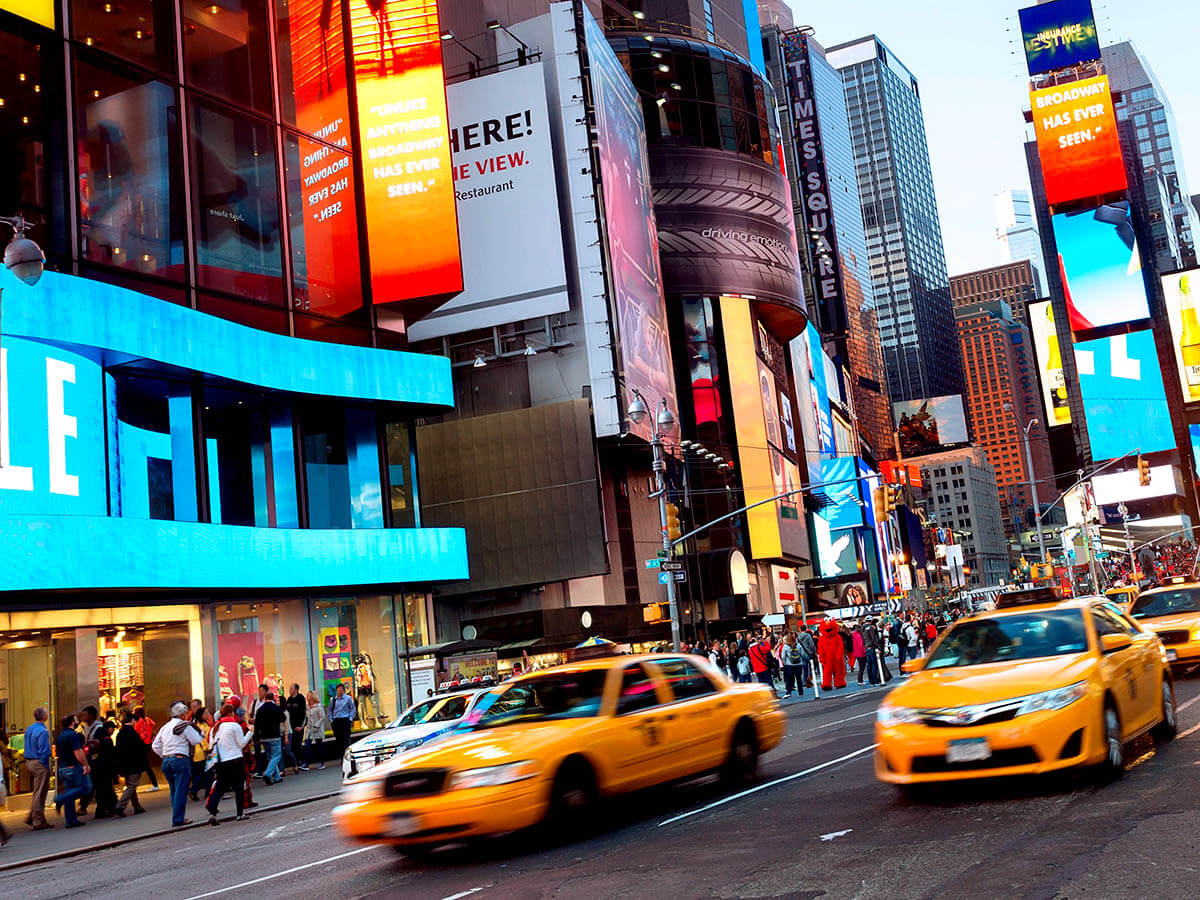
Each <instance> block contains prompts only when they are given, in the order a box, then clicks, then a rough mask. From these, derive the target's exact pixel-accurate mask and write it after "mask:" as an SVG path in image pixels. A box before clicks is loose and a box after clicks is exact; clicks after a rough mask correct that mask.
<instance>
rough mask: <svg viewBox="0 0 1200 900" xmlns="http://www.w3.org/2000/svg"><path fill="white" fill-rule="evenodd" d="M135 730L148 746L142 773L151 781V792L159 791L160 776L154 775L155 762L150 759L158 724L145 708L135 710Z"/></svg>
mask: <svg viewBox="0 0 1200 900" xmlns="http://www.w3.org/2000/svg"><path fill="white" fill-rule="evenodd" d="M133 728H134V730H135V731H136V732H137V734H138V737H140V738H141V739H142V743H143V744H145V745H146V759H145V763H144V765H143V769H142V771H144V772H145V773H146V777H147V778H149V779H150V790H152V791H157V790H158V776H157V775H155V774H154V761H153V760H152V759H151V758H150V757H151V750H150V744H151V743H153V741H154V735H156V734H157V733H158V723H157V722H155V721H154V720H153V719H152V718H150V717H149V716H148V715H146V708H145V707H144V706H135V707H134V708H133Z"/></svg>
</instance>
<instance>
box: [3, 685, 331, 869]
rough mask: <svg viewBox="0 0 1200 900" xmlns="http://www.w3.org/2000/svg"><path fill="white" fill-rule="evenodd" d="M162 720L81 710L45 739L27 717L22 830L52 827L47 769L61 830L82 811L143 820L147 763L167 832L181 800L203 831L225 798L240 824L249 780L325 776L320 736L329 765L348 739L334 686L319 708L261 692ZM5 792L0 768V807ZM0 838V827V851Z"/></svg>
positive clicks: (40, 717)
mask: <svg viewBox="0 0 1200 900" xmlns="http://www.w3.org/2000/svg"><path fill="white" fill-rule="evenodd" d="M168 714H169V719H168V720H167V721H166V722H165V723H164V724H163V725H161V726H160V725H158V723H156V722H155V721H154V719H152V718H151V717H150V716H149V715H148V714H147V712H146V710H145V709H144V708H142V707H137V708H134V709H128V708H126V709H121V710H118V711H117V712H116V713H115V714H113V715H110V716H104V715H101V713H100V712H99V711H98V710H97V708H96V707H95V706H90V705H89V706H85V707H84V708H83V709H81V710H80V711H79V712H78V713H72V714H70V715H68V716H65V717H63V719H62V720H61V722H59V727H58V729H57V732H56V733H54V734H52V733H51V725H50V723H49V721H48V719H49V714H48V713H47V711H46V709H45V708H44V707H38V708H37V709H35V710H34V711H33V721H32V722H31V723H30V725H29V727H28V728H26V729H25V734H24V756H25V766H26V768H27V770H28V772H29V776H30V778H31V780H32V792H31V797H30V806H29V815H28V816H27V817H26V819H25V824H26V825H28V826H29V827H30V828H31V829H32V830H34V831H41V830H43V829H47V828H53V827H54V826H53V825H52V824H51V823H50V822H49V821H48V820H47V818H46V805H47V802H46V801H47V796H48V793H49V785H50V774H51V771H52V770H53V768H54V767H55V766H57V775H58V777H57V781H56V787H57V792H56V794H55V795H54V798H53V803H54V808H55V811H56V812H57V813H58V814H59V815H61V816H62V818H63V820H64V824H65V826H66V827H67V828H79V827H81V826H82V825H84V824H85V823H84V822H83V821H82V817H83V816H85V815H87V812H88V809H89V808H91V809H92V810H93V812H92V818H93V820H95V819H107V818H124V817H125V816H126V815H127V814H128V815H140V814H142V813H144V812H146V809H145V807H143V806H142V803H141V800H140V799H139V796H138V789H139V787H141V786H142V784H143V779H145V780H146V781H148V782H149V787H148V790H150V791H157V790H159V785H158V776H157V774H156V772H155V763H156V762H157V763H158V764H159V767H160V770H161V772H162V777H163V779H164V780H165V781H166V783H167V788H168V789H169V791H170V796H171V825H172V826H174V827H177V828H180V827H183V826H185V825H190V824H192V820H191V819H189V818H188V812H187V806H188V801H189V800H191V801H192V802H194V803H203V804H204V809H205V811H206V812H207V814H208V822H209V824H210V825H217V824H219V821H220V820H219V818H218V816H219V812H220V804H221V801H222V799H223V798H224V797H225V796H226V795H227V794H233V797H234V806H235V811H236V818H237V819H239V820H240V819H244V818H245V811H246V810H247V809H251V808H253V807H256V806H258V804H257V803H256V802H255V800H254V793H253V785H252V783H253V781H254V780H256V779H260V780H261V781H262V783H263V784H264V785H267V786H270V785H274V784H277V783H278V782H279V781H280V780H282V779H283V778H284V776H285V773H286V770H287V768H288V767H289V766H290V767H291V770H292V774H293V775H295V774H298V773H300V772H307V771H309V770H310V767H315V768H318V769H323V768H325V749H326V748H325V745H324V742H325V735H326V731H327V730H331V731H332V732H333V735H334V744H335V752H336V757H335V758H337V759H340V758H341V755H342V753H343V752H344V751H345V748H346V746H347V745H348V744H349V740H350V729H351V726H352V724H353V718H354V701H353V700H352V699H351V698H350V697H348V696H347V694H346V691H345V688H344V687H343V686H342V685H340V684H339V685H338V686H337V689H336V694H335V696H334V697H333V698H331V700H330V702H329V704H328V707H326V706H324V705H322V703H321V701H320V700H319V698H318V697H317V695H316V693H315V692H313V691H308V692H307V693H302V692H301V690H300V685H298V684H293V685H292V686H291V689H290V691H289V693H288V696H287V697H277V696H276V695H275V694H274V693H273V692H272V691H271V689H270V688H269V687H268V686H267V685H266V684H261V685H259V686H258V693H257V696H255V697H253V698H251V700H250V701H249V703H245V702H244V701H243V699H242V698H241V697H237V696H232V697H229V698H228V699H226V700H225V701H224V702H223V703H222V704H221V706H220V708H219V709H218V710H217V711H216V713H215V714H214V713H213V711H212V710H210V709H209V708H208V707H206V706H205V705H204V703H203V701H201V700H198V699H195V700H192V701H191V702H190V703H189V702H185V701H183V700H178V701H176V702H175V703H173V704H172V705H171V707H170V709H169V710H168ZM2 759H4V758H3V757H2V756H0V760H2ZM3 765H4V766H5V767H6V766H7V765H9V763H8V762H7V761H5V762H4V763H3ZM6 783H7V779H6V777H5V771H4V770H3V769H0V806H3V804H4V800H5V796H4V791H5V786H6ZM118 790H119V791H120V793H119V795H118ZM10 837H11V834H10V832H8V831H7V830H6V829H5V827H4V825H3V823H2V822H0V846H2V845H3V844H6V843H7V842H8V840H9V838H10Z"/></svg>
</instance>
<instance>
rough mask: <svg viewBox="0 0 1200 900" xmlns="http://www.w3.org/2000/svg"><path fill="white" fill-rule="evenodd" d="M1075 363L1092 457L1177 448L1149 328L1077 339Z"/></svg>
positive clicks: (1105, 457)
mask: <svg viewBox="0 0 1200 900" xmlns="http://www.w3.org/2000/svg"><path fill="white" fill-rule="evenodd" d="M1075 365H1076V368H1077V369H1078V370H1079V394H1080V398H1081V399H1082V401H1083V411H1084V418H1085V419H1086V420H1087V432H1088V441H1089V442H1090V444H1091V447H1092V458H1093V459H1094V460H1096V461H1097V462H1102V461H1104V460H1106V459H1116V458H1117V457H1120V456H1124V455H1126V454H1128V453H1133V452H1135V451H1140V452H1142V453H1153V452H1155V451H1156V450H1169V449H1172V448H1174V447H1175V435H1174V432H1173V431H1172V430H1171V413H1170V411H1169V410H1168V408H1167V398H1166V396H1165V394H1164V392H1163V379H1162V370H1161V369H1160V368H1159V365H1158V351H1157V350H1156V349H1155V346H1154V334H1153V332H1151V331H1138V332H1135V333H1133V334H1120V335H1116V336H1115V337H1109V338H1101V339H1099V340H1094V341H1082V342H1080V343H1077V344H1076V345H1075Z"/></svg>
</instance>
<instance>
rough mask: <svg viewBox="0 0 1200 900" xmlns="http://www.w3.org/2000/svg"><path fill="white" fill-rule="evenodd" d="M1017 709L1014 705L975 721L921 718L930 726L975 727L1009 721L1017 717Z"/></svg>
mask: <svg viewBox="0 0 1200 900" xmlns="http://www.w3.org/2000/svg"><path fill="white" fill-rule="evenodd" d="M1016 715H1017V709H1016V707H1015V706H1014V707H1013V708H1012V709H1003V710H1000V711H999V712H994V713H991V714H989V715H985V716H983V717H982V718H980V719H975V720H974V721H973V722H956V721H954V720H953V719H949V718H936V717H933V716H929V717H926V718H923V719H921V722H922V724H924V725H928V726H929V727H930V728H974V727H976V726H978V725H992V724H994V723H996V722H1007V721H1009V720H1010V719H1013V718H1015V717H1016Z"/></svg>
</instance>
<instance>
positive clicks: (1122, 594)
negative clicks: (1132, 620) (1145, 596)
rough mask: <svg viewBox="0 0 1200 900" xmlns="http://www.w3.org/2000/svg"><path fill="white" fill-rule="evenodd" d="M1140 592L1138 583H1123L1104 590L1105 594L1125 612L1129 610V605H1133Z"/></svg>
mask: <svg viewBox="0 0 1200 900" xmlns="http://www.w3.org/2000/svg"><path fill="white" fill-rule="evenodd" d="M1139 593H1140V592H1139V590H1138V586H1137V585H1136V584H1123V585H1120V586H1119V587H1110V588H1109V589H1108V590H1107V591H1105V592H1104V596H1105V597H1107V598H1108V599H1109V600H1111V601H1112V602H1113V603H1115V604H1116V605H1117V606H1119V607H1120V608H1121V610H1122V611H1123V612H1129V607H1130V606H1132V605H1133V601H1134V600H1136V599H1137V598H1138V594H1139Z"/></svg>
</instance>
